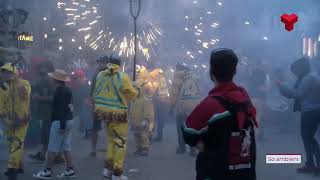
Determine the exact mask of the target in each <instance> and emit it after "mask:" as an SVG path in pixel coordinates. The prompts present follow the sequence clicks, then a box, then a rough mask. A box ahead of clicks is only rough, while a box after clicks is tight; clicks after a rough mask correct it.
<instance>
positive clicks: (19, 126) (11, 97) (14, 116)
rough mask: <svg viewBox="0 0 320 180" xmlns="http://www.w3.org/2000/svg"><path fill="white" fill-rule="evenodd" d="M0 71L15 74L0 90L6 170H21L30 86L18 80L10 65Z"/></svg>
mask: <svg viewBox="0 0 320 180" xmlns="http://www.w3.org/2000/svg"><path fill="white" fill-rule="evenodd" d="M0 70H7V71H10V72H13V73H14V74H15V79H14V80H12V81H10V82H8V83H5V86H6V88H7V89H6V90H4V89H2V88H0V120H1V121H3V122H4V124H5V128H6V129H5V134H6V136H7V138H8V142H9V147H10V151H9V152H10V154H9V160H8V168H11V169H19V168H21V167H20V165H21V161H22V156H23V148H24V139H25V136H26V133H27V129H28V125H29V107H30V94H31V86H30V84H29V82H28V81H26V80H22V79H20V78H18V73H17V72H18V71H17V69H16V68H15V67H13V66H12V65H11V64H10V63H8V64H5V65H4V66H2V67H1V68H0Z"/></svg>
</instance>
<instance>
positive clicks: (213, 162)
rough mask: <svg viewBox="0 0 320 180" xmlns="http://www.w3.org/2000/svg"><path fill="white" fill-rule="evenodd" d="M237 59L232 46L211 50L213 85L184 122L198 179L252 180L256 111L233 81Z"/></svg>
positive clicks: (253, 179) (253, 173)
mask: <svg viewBox="0 0 320 180" xmlns="http://www.w3.org/2000/svg"><path fill="white" fill-rule="evenodd" d="M237 64H238V58H237V56H236V54H235V53H234V52H233V51H232V50H231V49H218V50H214V51H213V52H212V54H211V59H210V76H211V79H212V81H213V82H214V84H215V87H214V88H213V89H212V90H211V91H210V92H209V95H208V96H207V97H206V98H205V99H204V100H203V101H202V102H201V103H200V104H199V105H198V106H197V107H196V108H195V109H194V110H193V112H192V113H191V114H190V115H189V117H188V119H187V121H186V122H185V124H184V126H183V127H182V128H183V135H184V140H185V142H186V143H187V144H188V145H190V146H193V147H194V146H196V147H197V148H198V149H199V154H198V156H197V160H196V171H197V180H215V179H228V180H244V179H245V180H255V179H256V172H255V160H256V150H255V138H254V128H255V127H257V122H256V120H255V114H256V110H255V108H254V106H253V105H252V103H251V100H250V98H249V96H248V93H247V92H246V90H245V89H244V88H242V87H240V86H238V85H236V84H235V83H234V82H233V77H234V76H235V74H236V68H237Z"/></svg>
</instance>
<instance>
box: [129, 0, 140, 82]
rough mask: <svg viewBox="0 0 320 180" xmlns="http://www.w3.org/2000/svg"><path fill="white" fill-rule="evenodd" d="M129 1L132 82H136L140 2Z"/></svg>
mask: <svg viewBox="0 0 320 180" xmlns="http://www.w3.org/2000/svg"><path fill="white" fill-rule="evenodd" d="M129 1H130V13H131V16H132V18H133V23H134V56H133V81H135V80H136V65H137V51H138V45H137V44H138V39H137V20H138V17H139V15H140V10H141V0H129Z"/></svg>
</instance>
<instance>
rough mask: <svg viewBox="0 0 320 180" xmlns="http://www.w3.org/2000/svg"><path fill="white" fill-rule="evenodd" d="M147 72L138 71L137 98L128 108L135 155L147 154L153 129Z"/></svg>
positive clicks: (150, 93) (152, 110)
mask: <svg viewBox="0 0 320 180" xmlns="http://www.w3.org/2000/svg"><path fill="white" fill-rule="evenodd" d="M148 77H149V76H148V71H147V70H146V69H145V68H143V69H140V71H138V79H137V87H138V90H139V95H138V97H137V98H136V99H135V100H134V101H133V103H132V104H131V108H130V120H131V121H130V123H131V126H132V128H133V130H134V131H135V140H136V147H137V153H139V152H140V153H148V151H149V148H150V138H151V136H152V132H153V129H154V107H153V103H152V94H153V92H154V90H153V87H152V85H151V83H150V82H149V81H148V79H149V78H148Z"/></svg>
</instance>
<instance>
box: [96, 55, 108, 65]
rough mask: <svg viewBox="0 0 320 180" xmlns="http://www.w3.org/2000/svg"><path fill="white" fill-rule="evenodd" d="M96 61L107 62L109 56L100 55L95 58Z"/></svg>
mask: <svg viewBox="0 0 320 180" xmlns="http://www.w3.org/2000/svg"><path fill="white" fill-rule="evenodd" d="M96 62H97V63H103V64H107V63H108V62H109V56H101V57H99V59H97V60H96Z"/></svg>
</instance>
